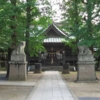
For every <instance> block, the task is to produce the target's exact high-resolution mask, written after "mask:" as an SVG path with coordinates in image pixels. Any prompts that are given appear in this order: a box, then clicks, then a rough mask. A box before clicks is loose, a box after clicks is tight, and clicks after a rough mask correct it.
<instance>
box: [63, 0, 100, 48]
mask: <svg viewBox="0 0 100 100" xmlns="http://www.w3.org/2000/svg"><path fill="white" fill-rule="evenodd" d="M98 3H100V0H92V1H91V0H87V1H84V0H68V1H66V0H63V4H62V7H61V8H62V11H63V12H64V13H63V17H64V19H63V21H62V29H63V30H64V31H66V33H68V36H69V41H70V37H71V36H73V37H74V38H76V42H77V43H78V45H87V46H89V47H97V48H100V45H99V43H100V35H99V34H100V28H99V27H100V24H99V21H98V20H99V19H98V18H99V16H100V13H99V12H100V5H98Z"/></svg>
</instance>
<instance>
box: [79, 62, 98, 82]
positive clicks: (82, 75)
mask: <svg viewBox="0 0 100 100" xmlns="http://www.w3.org/2000/svg"><path fill="white" fill-rule="evenodd" d="M77 64H78V75H77V82H96V81H97V78H96V73H95V66H94V65H95V62H94V61H91V62H90V61H89V62H88V61H79V62H78V63H77Z"/></svg>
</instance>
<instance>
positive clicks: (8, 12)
mask: <svg viewBox="0 0 100 100" xmlns="http://www.w3.org/2000/svg"><path fill="white" fill-rule="evenodd" d="M15 1H16V0H12V2H15ZM27 1H28V2H21V1H19V0H17V1H16V6H15V5H13V4H12V3H11V1H9V2H8V0H3V1H2V0H1V1H0V49H3V50H7V49H8V48H9V47H11V45H12V42H13V41H14V39H12V35H13V34H14V33H16V40H17V41H16V45H17V44H18V43H19V42H20V41H23V40H24V41H25V40H26V39H27V40H28V41H29V46H28V51H29V53H30V55H31V56H33V55H37V53H38V51H42V50H44V48H43V44H42V43H43V39H44V34H42V33H43V32H44V31H43V30H45V28H47V26H48V23H51V20H50V16H47V15H46V16H44V14H42V12H41V11H40V9H39V8H38V6H37V5H36V0H27ZM47 3H48V2H47ZM47 5H49V4H47ZM28 6H30V15H29V18H30V24H29V26H33V27H32V28H30V27H29V28H27V27H26V26H27V14H26V13H27V12H26V9H27V7H28ZM14 17H15V18H14ZM13 19H14V20H13ZM11 27H13V28H11ZM26 31H28V32H29V37H25V32H26Z"/></svg>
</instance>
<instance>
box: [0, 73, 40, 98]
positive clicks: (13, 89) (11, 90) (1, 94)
mask: <svg viewBox="0 0 100 100" xmlns="http://www.w3.org/2000/svg"><path fill="white" fill-rule="evenodd" d="M5 73H6V72H0V81H2V80H3V79H4V80H6V79H5ZM41 77H42V73H41V74H34V73H33V72H29V73H28V78H27V80H26V81H27V82H38V80H39V79H40V78H41ZM4 80H3V81H4ZM33 88H34V87H32V86H0V100H25V99H26V97H27V96H28V95H29V93H30V92H31V91H32V89H33Z"/></svg>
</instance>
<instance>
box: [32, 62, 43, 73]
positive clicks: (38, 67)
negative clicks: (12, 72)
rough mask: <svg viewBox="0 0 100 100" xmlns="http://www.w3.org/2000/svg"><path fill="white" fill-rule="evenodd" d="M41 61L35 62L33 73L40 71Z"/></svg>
mask: <svg viewBox="0 0 100 100" xmlns="http://www.w3.org/2000/svg"><path fill="white" fill-rule="evenodd" d="M41 66H42V64H41V63H35V70H34V73H41Z"/></svg>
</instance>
